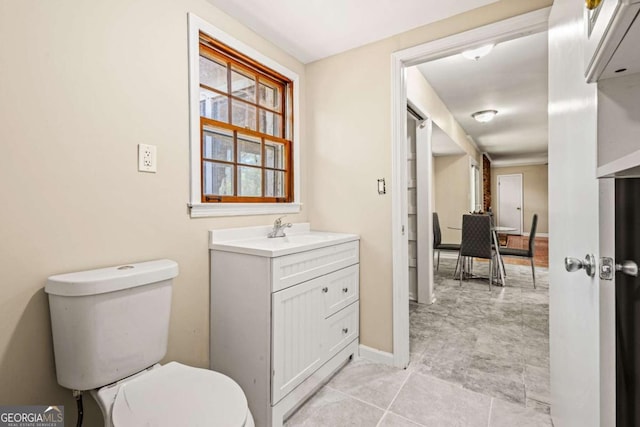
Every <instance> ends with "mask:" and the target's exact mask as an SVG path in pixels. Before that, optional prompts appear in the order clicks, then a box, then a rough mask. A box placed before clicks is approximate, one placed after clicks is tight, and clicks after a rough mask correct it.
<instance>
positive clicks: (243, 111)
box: [231, 99, 256, 130]
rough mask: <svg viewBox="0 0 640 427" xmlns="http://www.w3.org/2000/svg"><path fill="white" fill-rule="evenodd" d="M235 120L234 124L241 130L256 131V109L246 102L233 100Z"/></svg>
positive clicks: (233, 120)
mask: <svg viewBox="0 0 640 427" xmlns="http://www.w3.org/2000/svg"><path fill="white" fill-rule="evenodd" d="M231 103H232V109H233V110H232V111H233V118H232V122H231V123H232V124H234V125H236V126H240V127H241V128H245V129H251V130H256V107H254V106H253V105H249V104H247V103H246V102H242V101H237V100H235V99H233V100H231Z"/></svg>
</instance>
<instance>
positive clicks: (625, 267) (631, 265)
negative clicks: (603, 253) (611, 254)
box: [616, 261, 638, 277]
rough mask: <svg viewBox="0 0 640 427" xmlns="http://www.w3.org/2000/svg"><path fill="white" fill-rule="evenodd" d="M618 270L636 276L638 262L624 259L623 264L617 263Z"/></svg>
mask: <svg viewBox="0 0 640 427" xmlns="http://www.w3.org/2000/svg"><path fill="white" fill-rule="evenodd" d="M616 271H619V272H621V273H622V274H626V275H627V276H634V277H635V276H637V275H638V264H636V263H635V262H633V261H623V262H622V264H616Z"/></svg>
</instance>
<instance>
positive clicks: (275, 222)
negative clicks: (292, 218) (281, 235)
mask: <svg viewBox="0 0 640 427" xmlns="http://www.w3.org/2000/svg"><path fill="white" fill-rule="evenodd" d="M284 217H286V215H283V216H281V217H280V218H278V219H276V220H275V221H273V225H276V226H278V227H280V226H281V225H282V218H284Z"/></svg>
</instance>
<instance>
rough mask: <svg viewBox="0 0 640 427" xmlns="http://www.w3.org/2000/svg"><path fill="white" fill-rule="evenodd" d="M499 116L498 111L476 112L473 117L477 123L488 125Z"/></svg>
mask: <svg viewBox="0 0 640 427" xmlns="http://www.w3.org/2000/svg"><path fill="white" fill-rule="evenodd" d="M496 114H498V111H497V110H482V111H476V112H475V113H473V114H472V115H471V117H473V118H474V119H475V120H476V121H477V122H480V123H487V122H490V121H491V120H493V118H494V117H495V116H496Z"/></svg>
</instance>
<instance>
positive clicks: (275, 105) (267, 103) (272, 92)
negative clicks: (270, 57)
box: [258, 80, 282, 111]
mask: <svg viewBox="0 0 640 427" xmlns="http://www.w3.org/2000/svg"><path fill="white" fill-rule="evenodd" d="M258 92H259V101H260V105H262V106H263V107H267V108H269V109H270V110H276V111H282V106H281V105H280V88H279V87H278V86H275V85H272V84H270V83H267V82H265V81H263V80H261V81H260V85H259V90H258Z"/></svg>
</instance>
